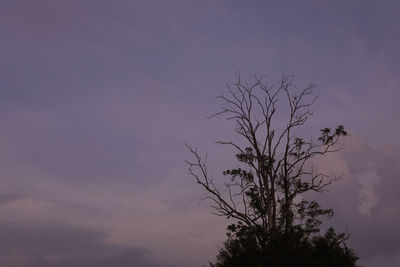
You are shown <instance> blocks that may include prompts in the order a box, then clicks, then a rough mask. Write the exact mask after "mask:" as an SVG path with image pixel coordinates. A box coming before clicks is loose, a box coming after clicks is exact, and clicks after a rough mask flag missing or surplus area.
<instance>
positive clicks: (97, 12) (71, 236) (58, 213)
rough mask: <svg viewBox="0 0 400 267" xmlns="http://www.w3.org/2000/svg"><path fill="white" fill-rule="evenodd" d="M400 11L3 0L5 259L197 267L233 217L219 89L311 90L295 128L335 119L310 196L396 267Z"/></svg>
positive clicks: (335, 5) (49, 265) (399, 250)
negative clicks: (195, 157)
mask: <svg viewBox="0 0 400 267" xmlns="http://www.w3.org/2000/svg"><path fill="white" fill-rule="evenodd" d="M399 25H400V3H399V2H398V1H395V0H393V1H390V0H382V1H372V0H371V1H370V0H335V1H333V0H331V1H329V0H304V1H294V0H291V1H290V0H280V1H274V0H270V1H257V0H254V1H235V0H232V1H223V0H220V1H208V0H205V1H189V0H187V1H183V0H182V1H175V0H169V1H152V0H150V1H127V0H115V1H104V0H96V1H94V0H93V1H91V0H84V1H81V0H80V1H78V0H69V1H60V0H56V1H54V0H36V1H29V0H18V1H15V0H2V1H1V2H0V129H1V131H0V236H1V237H2V238H0V248H1V249H0V265H1V266H6V267H8V266H14V267H25V266H41V267H42V266H43V267H61V266H77V267H81V266H82V267H86V266H89V267H90V266H97V267H102V266H120V267H124V266H143V267H148V266H176V267H177V266H189V267H191V266H201V265H202V264H204V265H205V264H207V262H208V261H210V260H211V261H212V260H213V259H214V258H215V255H216V254H217V252H218V249H219V248H220V247H221V246H222V241H223V240H224V239H225V229H226V225H227V224H228V222H227V221H226V220H225V218H221V217H216V216H214V215H212V214H210V209H209V207H208V205H207V203H204V202H202V203H200V204H199V200H200V198H201V197H202V196H203V193H202V191H201V190H200V188H199V187H198V185H197V184H196V183H195V182H194V181H193V178H192V177H190V176H188V175H187V167H186V166H185V159H188V158H189V159H190V153H188V151H187V150H186V149H185V146H184V144H185V141H187V142H189V143H191V144H193V145H194V146H196V147H198V148H199V151H201V153H207V155H208V161H209V164H210V165H209V167H210V170H211V171H212V172H213V173H214V175H215V176H218V175H220V170H221V168H224V167H225V168H229V163H231V162H232V161H231V160H232V153H230V151H227V150H224V149H223V148H222V147H219V146H217V145H216V144H215V143H214V142H215V141H216V140H218V139H221V138H227V139H229V138H233V137H234V135H235V134H234V131H233V125H231V124H230V122H227V121H224V120H221V119H213V120H209V119H207V116H209V115H211V114H212V113H214V112H216V111H218V101H217V99H215V96H216V95H219V94H221V93H223V92H225V91H226V83H229V82H233V81H234V80H235V76H234V74H235V73H236V72H237V70H240V73H241V75H242V79H244V80H249V81H250V80H251V79H252V78H251V75H254V74H258V75H265V76H266V78H265V79H266V80H268V81H271V82H273V83H277V82H278V81H279V79H280V77H281V76H282V74H283V73H286V74H291V75H294V77H295V81H296V84H297V86H298V87H302V86H305V85H307V83H308V82H310V81H311V82H315V83H316V84H318V89H317V94H318V96H319V99H318V102H317V103H316V104H315V105H314V107H313V110H314V112H315V115H314V117H313V119H312V120H311V121H310V122H309V124H307V127H306V128H305V131H304V134H305V135H306V136H317V135H318V133H319V129H321V128H324V127H335V126H336V125H338V124H343V125H344V126H345V128H346V129H347V130H348V131H349V133H350V135H349V136H348V137H347V138H346V140H345V149H344V150H342V151H340V152H339V153H337V154H335V155H330V156H329V157H327V158H325V159H323V160H322V159H321V160H320V162H318V164H319V167H320V168H321V169H322V170H324V171H325V172H326V173H327V174H332V175H338V174H339V175H342V176H343V180H342V181H339V182H337V183H335V184H334V185H332V186H331V188H330V190H329V191H328V192H326V193H324V194H321V195H319V196H318V199H319V200H320V202H321V203H322V204H323V205H324V207H329V208H333V209H334V210H335V217H334V218H333V219H332V220H330V221H329V222H327V224H330V225H332V226H334V227H335V228H336V229H338V230H340V231H345V232H348V233H351V238H350V240H349V241H348V244H349V245H350V246H351V247H352V248H353V249H354V250H355V251H356V253H357V255H358V256H359V257H360V263H362V264H364V265H365V266H366V267H378V266H400V230H399V228H398V221H399V220H400V207H399V203H400V194H399V191H400V180H399V173H400V146H399V145H398V135H399V130H400V123H399V115H400V105H399V104H398V102H399V100H400V93H399V89H400V88H399V84H400V75H399V74H400V50H399V49H398V47H400V27H399Z"/></svg>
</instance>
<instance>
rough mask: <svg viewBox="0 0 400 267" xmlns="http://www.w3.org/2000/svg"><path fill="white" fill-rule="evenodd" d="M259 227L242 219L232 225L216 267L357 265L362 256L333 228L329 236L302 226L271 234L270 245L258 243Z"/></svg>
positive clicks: (326, 266) (345, 266) (348, 266)
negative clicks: (309, 230) (312, 233)
mask: <svg viewBox="0 0 400 267" xmlns="http://www.w3.org/2000/svg"><path fill="white" fill-rule="evenodd" d="M257 232H258V231H257V230H256V229H250V228H249V227H247V226H244V225H243V224H241V223H240V222H239V223H238V224H236V225H235V224H232V225H230V226H228V234H227V235H228V240H227V241H225V242H224V248H222V249H221V250H220V252H219V254H218V255H217V261H216V263H215V264H210V266H212V267H236V266H237V267H239V266H241V267H242V266H248V267H253V266H254V267H260V266H262V267H269V266H271V267H339V266H340V267H356V266H357V265H356V262H357V259H358V257H357V256H356V255H355V253H354V251H353V250H352V249H351V248H348V247H347V246H346V244H345V240H346V239H347V238H348V236H346V235H345V234H337V233H335V231H334V230H333V229H332V228H330V229H328V231H327V232H326V233H325V235H309V234H307V233H306V232H305V231H304V230H302V229H301V228H300V227H295V228H293V229H292V230H291V231H288V232H286V233H282V232H275V233H271V235H270V236H269V238H268V243H267V245H266V246H265V247H264V248H262V247H261V246H260V245H259V244H258V243H257V238H256V236H257Z"/></svg>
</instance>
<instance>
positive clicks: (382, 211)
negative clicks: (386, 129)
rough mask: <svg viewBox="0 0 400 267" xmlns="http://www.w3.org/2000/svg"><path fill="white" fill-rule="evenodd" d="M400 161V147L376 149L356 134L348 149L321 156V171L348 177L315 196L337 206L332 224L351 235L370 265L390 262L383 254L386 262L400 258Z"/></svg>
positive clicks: (351, 137)
mask: <svg viewBox="0 0 400 267" xmlns="http://www.w3.org/2000/svg"><path fill="white" fill-rule="evenodd" d="M399 166H400V150H399V149H397V148H395V147H393V146H383V147H381V148H375V147H373V146H372V145H370V144H369V143H368V142H367V141H366V139H365V138H363V137H361V136H358V135H356V134H355V133H350V136H349V137H347V138H346V140H345V149H344V150H342V151H341V152H339V153H336V154H331V155H329V156H327V157H326V158H325V159H323V160H322V161H319V168H320V170H322V171H323V172H326V173H327V174H329V175H331V176H334V175H341V176H342V177H343V180H341V181H338V182H336V183H334V184H333V185H332V186H331V187H330V189H329V191H328V192H324V193H322V194H319V195H316V196H314V197H316V198H317V199H318V200H319V201H320V202H321V203H322V204H323V206H324V207H326V208H333V210H334V211H335V216H334V218H333V219H332V220H331V221H328V222H326V224H327V225H332V226H334V227H335V228H336V229H338V230H339V231H345V232H349V233H350V234H351V239H350V240H349V244H350V246H351V247H352V248H354V249H355V250H356V252H357V254H358V255H359V256H360V258H361V262H362V263H363V264H365V265H366V266H371V267H373V266H376V267H378V266H384V265H382V263H380V262H381V261H380V260H381V259H382V258H383V257H386V260H385V261H384V262H386V261H387V262H396V263H397V262H398V259H399V257H398V255H399V254H400V231H399V229H398V221H400V211H399V208H398V203H399V202H400V194H399V188H400V179H398V177H399V176H398V175H399V173H400V167H399ZM395 265H396V264H395ZM387 266H394V265H390V264H389V265H387Z"/></svg>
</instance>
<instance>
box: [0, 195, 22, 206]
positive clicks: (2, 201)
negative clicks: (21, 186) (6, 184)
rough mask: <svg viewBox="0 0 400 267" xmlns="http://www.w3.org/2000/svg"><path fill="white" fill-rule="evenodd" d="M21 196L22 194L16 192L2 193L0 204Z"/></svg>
mask: <svg viewBox="0 0 400 267" xmlns="http://www.w3.org/2000/svg"><path fill="white" fill-rule="evenodd" d="M21 198H22V196H20V195H18V194H16V193H0V204H7V203H10V202H12V201H15V200H19V199H21Z"/></svg>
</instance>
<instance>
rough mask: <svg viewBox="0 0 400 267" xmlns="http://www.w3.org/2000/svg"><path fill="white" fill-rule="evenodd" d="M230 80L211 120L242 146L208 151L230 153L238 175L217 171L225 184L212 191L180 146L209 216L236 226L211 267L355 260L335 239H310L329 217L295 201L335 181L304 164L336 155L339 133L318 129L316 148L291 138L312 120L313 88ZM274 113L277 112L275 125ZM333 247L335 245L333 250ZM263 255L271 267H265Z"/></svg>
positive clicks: (200, 163) (288, 80)
mask: <svg viewBox="0 0 400 267" xmlns="http://www.w3.org/2000/svg"><path fill="white" fill-rule="evenodd" d="M236 77H237V81H236V82H235V83H234V84H233V85H228V86H227V87H228V94H227V95H220V96H218V98H219V99H220V100H221V101H222V105H221V110H220V111H219V112H217V113H215V114H214V115H213V116H211V117H217V116H225V118H226V119H227V120H232V121H234V122H235V128H234V129H235V132H236V133H237V134H239V136H241V137H242V138H243V139H242V141H244V142H242V143H239V142H233V141H225V140H220V141H217V142H216V143H218V144H220V145H228V146H232V147H233V148H234V149H236V151H237V153H236V159H237V160H238V161H239V163H240V164H241V166H242V167H240V168H234V169H227V170H225V171H224V172H223V175H224V176H227V177H228V178H229V179H226V182H225V184H224V188H223V189H222V188H219V187H218V186H217V184H216V183H214V179H213V177H212V176H210V174H209V172H208V171H207V167H206V162H205V160H203V159H202V158H201V156H200V155H199V153H198V152H197V150H196V149H194V148H193V147H192V146H190V145H188V144H186V146H187V148H188V149H189V151H190V152H191V153H192V154H193V156H194V161H186V162H187V164H188V169H189V174H190V175H191V176H193V177H194V178H195V180H196V181H197V183H198V184H200V185H201V187H202V188H203V189H204V190H205V191H206V192H207V196H206V197H205V198H204V199H208V200H210V201H211V207H212V208H213V210H214V211H213V213H215V214H217V215H219V216H225V217H227V218H228V219H229V218H233V219H236V220H237V222H238V223H237V224H232V225H230V228H228V230H229V232H228V233H229V234H230V235H231V236H229V238H228V240H227V241H226V242H225V249H222V250H221V251H220V254H219V255H218V262H219V263H217V266H260V265H261V266H314V265H291V264H289V263H288V264H286V265H285V264H283V265H279V264H276V263H275V261H274V260H273V259H274V258H279V259H281V258H282V257H284V258H287V261H289V260H290V261H291V260H295V259H296V262H297V263H299V259H297V257H296V255H303V256H304V257H314V256H315V255H317V254H318V253H320V252H322V251H323V250H324V248H325V247H329V248H330V249H332V251H334V250H335V249H338V251H339V252H340V253H345V254H346V253H347V254H348V255H349V259H353V258H354V259H355V256H354V254H353V252H352V251H351V250H347V248H346V247H343V246H342V245H340V244H344V237H343V236H342V235H337V234H335V233H334V232H333V231H328V232H327V234H328V233H329V234H330V235H328V236H326V235H325V236H324V237H322V236H320V235H318V233H319V226H320V224H321V216H323V215H327V216H332V214H333V212H332V210H330V209H322V208H321V207H320V205H319V204H318V203H317V202H315V201H308V200H305V199H304V198H303V195H304V193H306V192H310V191H315V192H323V191H324V190H325V189H326V187H327V186H328V185H330V184H331V183H332V182H333V181H334V180H336V179H337V178H332V177H329V176H327V175H325V174H323V173H321V172H318V170H316V169H314V168H313V165H312V162H311V160H312V159H313V158H315V157H318V156H323V155H326V154H328V153H332V152H336V151H338V150H340V149H341V145H340V139H341V137H342V136H345V135H346V134H347V133H346V131H345V130H344V128H343V126H341V125H339V126H337V127H336V128H335V129H334V130H331V128H324V129H321V130H320V131H321V132H320V137H319V138H318V139H317V140H313V139H304V138H300V137H298V136H297V135H296V130H297V129H298V128H299V127H301V126H303V125H304V124H305V122H306V121H307V120H308V119H309V118H310V116H312V111H311V110H310V107H311V106H312V104H313V103H314V102H315V100H316V97H315V96H313V89H314V88H315V84H310V85H308V86H307V87H306V88H305V89H303V90H300V91H297V92H296V90H295V89H296V88H295V86H294V84H293V78H292V77H291V76H284V77H283V78H282V79H281V81H280V82H279V85H278V86H273V85H272V84H268V83H266V82H264V80H263V78H262V77H257V76H254V80H253V82H252V83H251V84H249V83H245V82H242V80H241V78H240V75H239V74H237V76H236ZM279 101H284V102H283V103H282V102H279ZM282 104H286V105H287V106H281V105H282ZM278 108H279V110H281V111H282V114H281V116H279V117H278V115H277V114H278V113H277V110H278ZM285 112H286V114H285ZM284 115H287V121H286V122H285V123H283V121H282V116H284ZM278 120H279V121H278ZM282 125H283V126H282ZM243 143H244V144H243ZM318 238H319V239H318ZM335 240H336V241H337V243H338V245H335V246H334V245H333V244H334V243H332V242H334V241H335ZM289 241H290V242H289ZM339 241H340V242H339ZM324 242H325V243H324ZM324 246H325V247H324ZM306 248H312V249H309V250H307V249H306ZM339 248H340V249H339ZM303 250H304V253H303V252H301V251H303ZM332 251H331V252H332ZM267 255H268V257H269V260H271V261H270V262H274V264H275V265H274V264H272V265H265V264H266V263H265V257H266V256H267ZM303 256H302V257H303ZM300 258H301V257H300ZM231 261H232V262H231ZM222 262H224V264H225V265H224V264H222ZM244 262H246V264H244ZM234 263H235V264H236V265H235V264H234ZM240 263H243V264H240ZM218 264H222V265H218ZM316 264H317V263H316ZM315 266H317V265H315ZM318 266H332V265H318ZM343 266H350V265H343Z"/></svg>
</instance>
